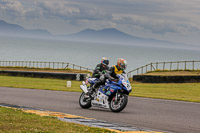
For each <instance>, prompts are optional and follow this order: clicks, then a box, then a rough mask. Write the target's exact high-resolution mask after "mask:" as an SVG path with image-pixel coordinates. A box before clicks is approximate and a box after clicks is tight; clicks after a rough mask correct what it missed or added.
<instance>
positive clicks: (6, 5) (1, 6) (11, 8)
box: [0, 0, 25, 18]
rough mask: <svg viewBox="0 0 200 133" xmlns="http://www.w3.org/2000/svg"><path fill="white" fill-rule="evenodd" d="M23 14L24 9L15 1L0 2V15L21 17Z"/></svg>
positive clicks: (2, 0) (3, 0)
mask: <svg viewBox="0 0 200 133" xmlns="http://www.w3.org/2000/svg"><path fill="white" fill-rule="evenodd" d="M24 13H25V10H24V7H23V6H22V4H21V3H20V2H19V1H17V0H0V14H1V15H7V16H9V17H11V18H12V17H21V16H23V15H24Z"/></svg>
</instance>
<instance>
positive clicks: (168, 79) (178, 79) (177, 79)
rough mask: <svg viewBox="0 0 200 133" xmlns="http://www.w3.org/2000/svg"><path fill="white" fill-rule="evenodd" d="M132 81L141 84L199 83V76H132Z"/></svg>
mask: <svg viewBox="0 0 200 133" xmlns="http://www.w3.org/2000/svg"><path fill="white" fill-rule="evenodd" d="M133 81H137V82H142V83H199V82H200V76H154V75H133Z"/></svg>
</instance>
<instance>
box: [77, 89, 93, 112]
mask: <svg viewBox="0 0 200 133" xmlns="http://www.w3.org/2000/svg"><path fill="white" fill-rule="evenodd" d="M79 105H80V106H81V107H82V108H85V109H88V108H90V107H91V106H92V105H91V98H89V97H88V96H87V97H86V96H85V93H84V92H83V93H82V94H81V95H80V98H79Z"/></svg>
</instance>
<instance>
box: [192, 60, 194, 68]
mask: <svg viewBox="0 0 200 133" xmlns="http://www.w3.org/2000/svg"><path fill="white" fill-rule="evenodd" d="M192 70H194V61H193V62H192Z"/></svg>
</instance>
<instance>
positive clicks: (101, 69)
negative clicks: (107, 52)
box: [92, 57, 109, 79]
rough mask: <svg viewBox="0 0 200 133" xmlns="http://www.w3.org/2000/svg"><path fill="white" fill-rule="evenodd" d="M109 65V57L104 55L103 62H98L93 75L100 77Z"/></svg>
mask: <svg viewBox="0 0 200 133" xmlns="http://www.w3.org/2000/svg"><path fill="white" fill-rule="evenodd" d="M108 65H109V60H108V59H107V57H102V59H101V63H99V64H97V66H96V67H95V70H94V72H93V75H92V77H93V78H98V79H99V78H100V76H101V74H105V73H106V70H108V68H109V67H108Z"/></svg>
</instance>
